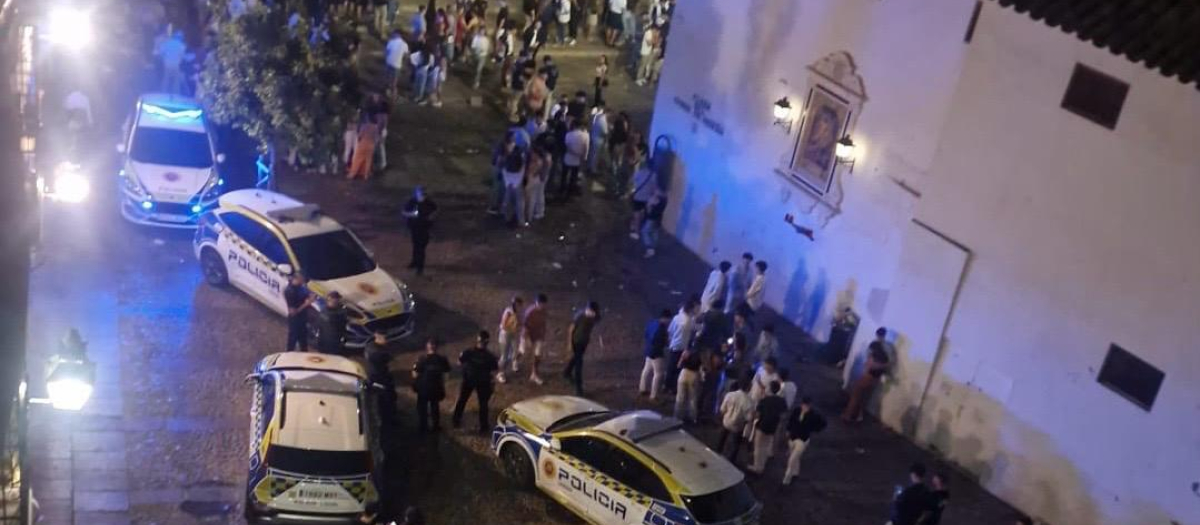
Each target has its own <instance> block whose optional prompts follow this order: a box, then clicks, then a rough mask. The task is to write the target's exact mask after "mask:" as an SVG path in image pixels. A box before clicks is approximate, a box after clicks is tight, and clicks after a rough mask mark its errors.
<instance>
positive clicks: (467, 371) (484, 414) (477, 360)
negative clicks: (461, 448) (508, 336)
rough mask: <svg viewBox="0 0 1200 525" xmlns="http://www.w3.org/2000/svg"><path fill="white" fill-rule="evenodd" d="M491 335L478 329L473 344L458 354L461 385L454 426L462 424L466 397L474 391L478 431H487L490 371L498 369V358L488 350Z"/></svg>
mask: <svg viewBox="0 0 1200 525" xmlns="http://www.w3.org/2000/svg"><path fill="white" fill-rule="evenodd" d="M490 339H491V335H490V334H488V332H487V330H480V331H479V336H478V337H477V338H476V339H475V346H474V347H472V348H468V349H466V350H464V351H463V353H461V354H459V356H458V363H459V364H460V365H462V376H463V380H462V387H460V389H459V391H458V402H457V403H455V404H454V418H453V422H454V428H458V427H460V426H462V414H463V409H464V408H466V407H467V399H468V398H470V397H471V393H472V392H474V393H475V395H476V396H477V397H478V399H479V433H480V434H486V433H487V431H488V400H489V399H490V398H491V397H492V373H493V372H495V371H496V370H499V369H500V363H499V360H498V359H496V356H495V355H493V354H492V353H491V352H489V351H488V349H487V345H488V340H490Z"/></svg>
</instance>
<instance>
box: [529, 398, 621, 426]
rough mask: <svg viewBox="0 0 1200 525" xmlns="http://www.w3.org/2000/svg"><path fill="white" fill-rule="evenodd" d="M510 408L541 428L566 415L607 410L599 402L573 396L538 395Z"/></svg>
mask: <svg viewBox="0 0 1200 525" xmlns="http://www.w3.org/2000/svg"><path fill="white" fill-rule="evenodd" d="M512 409H513V410H515V411H517V412H518V413H520V414H521V415H523V416H525V417H526V418H528V419H529V421H530V422H532V423H533V424H535V425H537V426H538V427H541V428H542V429H543V430H544V429H546V428H547V427H549V426H550V425H553V424H554V423H556V422H558V421H560V420H562V419H563V418H565V417H568V416H573V415H575V414H581V413H584V412H603V411H606V410H608V408H607V407H605V406H604V405H601V404H600V403H597V402H595V401H592V400H590V399H584V398H582V397H574V396H538V397H535V398H532V399H526V400H524V401H518V402H516V403H514V404H513V405H512Z"/></svg>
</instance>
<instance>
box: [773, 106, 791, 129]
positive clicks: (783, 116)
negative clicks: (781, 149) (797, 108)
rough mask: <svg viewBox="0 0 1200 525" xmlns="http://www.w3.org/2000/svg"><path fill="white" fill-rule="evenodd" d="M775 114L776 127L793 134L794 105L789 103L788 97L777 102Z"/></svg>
mask: <svg viewBox="0 0 1200 525" xmlns="http://www.w3.org/2000/svg"><path fill="white" fill-rule="evenodd" d="M773 114H774V115H775V125H776V126H779V127H782V128H783V129H785V130H787V133H791V132H792V103H791V102H788V99H787V97H783V98H781V99H779V100H776V101H775V107H774V110H773Z"/></svg>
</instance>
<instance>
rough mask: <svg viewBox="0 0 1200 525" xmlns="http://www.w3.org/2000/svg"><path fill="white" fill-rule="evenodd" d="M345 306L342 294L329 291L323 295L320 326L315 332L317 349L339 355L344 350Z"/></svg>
mask: <svg viewBox="0 0 1200 525" xmlns="http://www.w3.org/2000/svg"><path fill="white" fill-rule="evenodd" d="M345 341H346V307H345V305H343V304H342V294H340V293H337V292H329V295H328V296H326V297H325V309H324V310H321V326H320V330H319V331H318V332H317V350H319V351H320V352H321V353H325V354H335V355H341V354H342V353H343V352H344V351H345V348H346V347H345Z"/></svg>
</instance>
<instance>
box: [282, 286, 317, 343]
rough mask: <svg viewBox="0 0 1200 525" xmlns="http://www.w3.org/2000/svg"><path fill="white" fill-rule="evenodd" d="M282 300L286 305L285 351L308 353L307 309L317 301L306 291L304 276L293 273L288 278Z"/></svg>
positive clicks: (313, 295)
mask: <svg viewBox="0 0 1200 525" xmlns="http://www.w3.org/2000/svg"><path fill="white" fill-rule="evenodd" d="M283 300H284V302H286V303H287V351H288V352H291V351H292V350H296V349H297V348H298V349H299V350H300V351H301V352H307V351H308V307H309V306H312V304H313V303H314V302H316V300H317V296H316V295H315V294H313V293H312V292H311V291H309V289H308V280H307V279H305V278H304V274H302V273H300V272H298V271H297V272H293V273H292V275H291V277H289V278H288V285H287V287H286V288H284V289H283Z"/></svg>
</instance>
